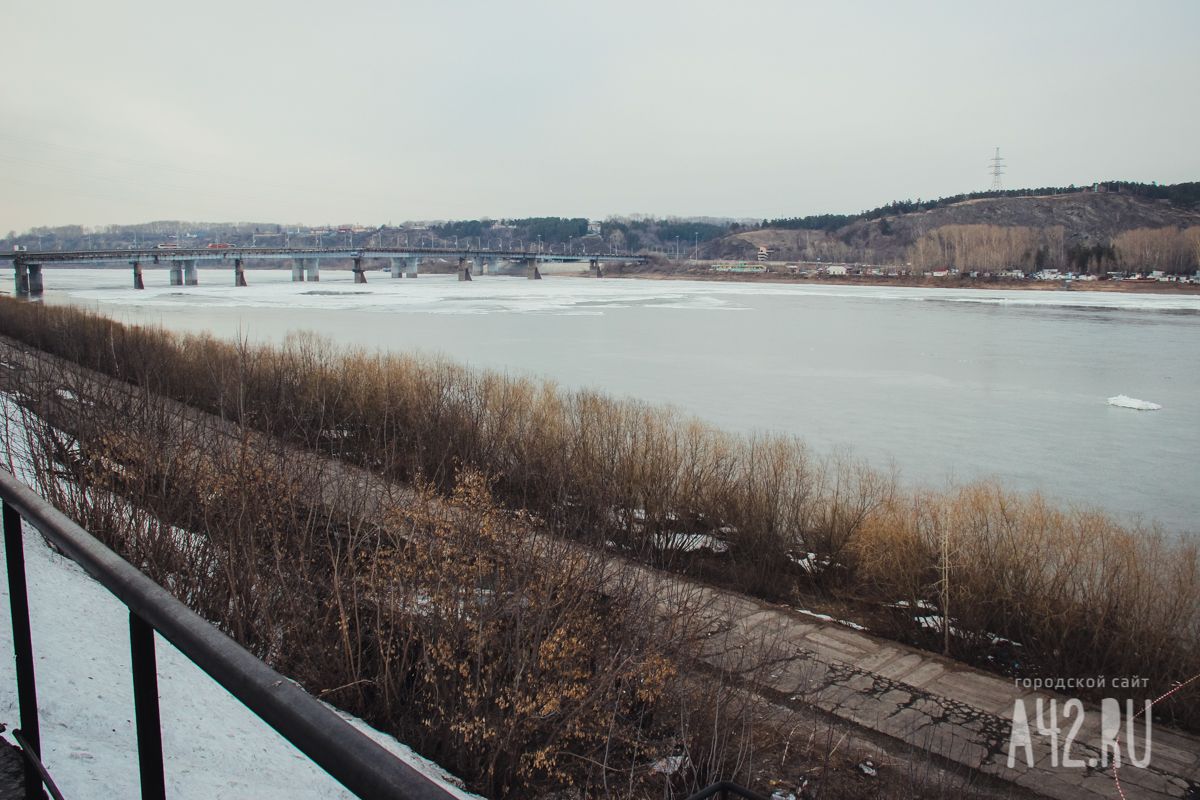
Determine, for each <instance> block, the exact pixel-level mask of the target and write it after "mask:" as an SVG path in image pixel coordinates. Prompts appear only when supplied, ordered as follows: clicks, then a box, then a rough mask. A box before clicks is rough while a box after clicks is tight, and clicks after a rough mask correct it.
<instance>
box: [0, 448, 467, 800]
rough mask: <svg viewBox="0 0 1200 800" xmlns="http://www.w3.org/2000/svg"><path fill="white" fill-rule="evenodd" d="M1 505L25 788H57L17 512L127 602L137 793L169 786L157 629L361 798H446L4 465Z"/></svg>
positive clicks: (157, 793) (157, 794)
mask: <svg viewBox="0 0 1200 800" xmlns="http://www.w3.org/2000/svg"><path fill="white" fill-rule="evenodd" d="M0 505H2V508H3V512H2V513H3V525H4V549H5V561H6V566H7V570H8V585H9V598H10V604H11V607H12V626H13V649H14V651H15V652H14V655H15V657H16V667H17V697H18V702H19V705H20V717H21V727H20V729H19V730H17V731H14V734H15V738H16V739H17V742H18V743H19V744H20V745H21V749H22V751H23V753H24V755H25V791H26V797H28V798H34V797H42V796H43V795H42V792H41V787H42V786H43V785H44V786H45V788H46V789H47V790H48V791H50V793H51V794H52V795H53V796H54V797H55V798H59V800H61V797H62V795H61V794H60V793H59V791H58V788H57V787H56V786H55V785H54V781H53V779H52V778H51V777H50V775H49V774H48V773H47V771H46V769H45V767H44V766H43V764H42V760H41V736H40V729H39V725H38V704H37V688H36V684H35V676H34V658H33V646H32V640H31V632H30V621H29V595H28V591H27V588H26V581H25V556H24V552H25V549H24V542H23V540H22V533H21V529H22V520H24V521H25V522H28V523H29V524H30V525H31V526H33V527H34V528H36V529H37V530H38V531H39V532H41V534H42V535H43V536H44V537H45V538H46V539H47V540H48V541H49V542H51V543H52V544H53V545H54V546H55V547H57V548H59V549H60V550H61V551H62V552H63V553H65V554H66V555H67V557H69V558H70V559H72V560H73V561H75V562H76V563H77V564H79V565H80V566H81V567H83V569H84V570H85V571H86V572H87V573H88V574H89V575H91V576H92V577H93V578H95V579H96V580H97V581H98V582H99V583H101V584H102V585H103V586H104V587H105V588H107V589H108V590H109V591H110V592H112V593H113V594H114V595H116V597H117V598H118V599H119V600H120V601H121V602H122V603H124V604H125V606H126V607H127V608H128V609H129V641H130V651H131V655H132V665H131V666H132V677H133V695H134V719H135V722H136V725H137V743H138V768H139V772H140V778H141V787H142V798H143V800H149V799H150V798H164V797H165V794H166V788H165V780H164V773H163V754H162V731H161V728H160V725H159V713H158V712H159V709H158V672H157V667H156V663H155V656H154V632H155V631H157V632H158V633H159V634H161V635H162V636H163V637H164V638H165V639H167V640H168V641H169V642H171V644H173V645H174V646H175V647H176V648H178V649H179V650H180V652H182V653H183V654H184V655H185V656H186V657H187V658H189V659H190V660H191V661H192V662H193V663H195V664H196V665H197V666H199V667H200V668H201V669H203V670H204V671H205V672H206V673H208V675H209V676H210V677H212V678H213V679H214V680H215V681H216V682H217V683H219V684H220V685H221V686H223V687H224V688H225V689H226V690H227V691H229V693H230V694H232V695H233V696H234V697H236V698H237V699H238V700H240V701H241V702H242V703H244V704H245V705H246V706H247V707H249V708H250V710H251V711H253V712H254V713H255V714H257V715H258V716H259V717H260V718H262V720H263V721H264V722H265V723H266V724H267V725H269V726H270V727H272V728H274V729H275V730H276V731H278V732H279V733H280V734H281V735H282V736H283V737H284V738H285V739H287V740H288V741H289V742H291V743H292V744H293V745H295V746H296V747H297V748H298V749H299V750H300V751H301V752H303V753H304V754H305V755H306V756H308V757H309V758H310V759H311V760H312V761H313V762H315V763H316V764H317V765H318V766H320V767H321V768H322V769H324V770H325V771H326V772H328V773H329V774H330V775H332V776H333V777H334V778H335V779H337V780H338V781H339V782H341V784H342V785H343V786H345V787H346V788H347V789H349V790H350V791H351V792H353V793H355V794H357V795H358V796H359V797H364V798H395V799H396V800H446V798H450V797H451V794H450V793H449V792H447V791H446V790H445V789H444V788H443V787H441V786H439V785H438V784H436V783H434V782H433V781H432V780H430V779H429V778H428V777H426V776H425V775H422V774H421V773H420V772H418V771H417V770H416V769H414V768H413V767H411V766H409V765H408V764H406V763H404V762H403V761H401V760H400V759H398V758H396V757H395V756H394V755H392V754H391V753H389V752H388V751H387V750H385V749H383V747H381V746H380V745H378V744H376V743H375V742H374V741H372V740H371V739H370V738H369V737H368V736H366V735H365V734H363V733H362V732H360V731H358V730H356V729H355V728H354V727H352V726H351V725H350V724H349V723H348V722H346V721H345V720H343V719H342V718H341V717H340V716H338V715H337V714H336V713H334V712H333V711H332V710H330V709H329V708H328V707H326V706H325V705H323V704H322V703H320V702H318V701H317V700H316V699H314V698H313V697H312V696H311V695H309V694H307V693H306V692H305V691H304V690H303V689H301V688H300V687H299V686H297V685H295V684H294V683H292V682H291V681H289V680H288V679H286V678H285V677H283V676H282V675H280V674H279V673H278V672H275V670H273V669H271V668H270V667H268V666H267V665H266V664H264V663H263V662H262V661H260V660H259V659H258V658H256V657H254V656H253V655H251V654H250V653H249V652H248V651H247V650H245V649H244V648H243V647H242V646H241V645H239V644H237V643H236V642H234V641H233V640H232V639H230V638H229V637H228V636H226V635H225V634H223V633H221V632H220V631H219V630H217V629H216V628H215V627H214V626H212V625H211V624H209V623H208V622H207V621H205V620H204V619H202V618H201V617H200V616H199V615H197V614H196V613H195V612H193V611H192V610H191V609H189V608H188V607H187V606H185V605H183V603H181V602H179V601H178V600H176V599H175V598H174V597H172V596H171V595H170V594H169V593H168V592H167V590H166V589H163V588H162V587H161V586H159V585H158V584H156V583H155V582H154V581H152V580H150V578H148V577H147V576H146V575H144V574H142V573H141V572H140V571H138V570H137V569H135V568H134V567H133V566H132V565H131V564H129V563H128V562H127V561H125V560H123V559H122V558H121V557H120V556H118V555H117V554H116V553H114V552H113V551H112V550H110V549H109V548H107V547H105V546H104V545H103V544H102V543H100V542H99V541H98V540H96V539H95V538H94V537H93V536H92V535H91V534H89V533H88V532H87V531H85V530H83V528H81V527H79V526H78V525H76V524H75V523H74V522H72V521H71V520H70V519H68V518H67V517H66V516H65V515H64V514H62V512H60V511H58V509H56V508H54V507H53V506H52V505H50V504H49V503H47V502H46V501H45V500H43V499H42V498H41V497H39V496H38V495H37V494H35V493H34V492H33V491H32V490H31V489H29V488H28V487H26V486H25V485H24V484H22V483H21V482H20V481H18V480H17V479H16V478H14V477H13V476H12V475H11V474H9V473H7V472H4V471H3V470H0ZM113 713H114V716H117V715H120V714H124V713H126V712H124V711H122V710H120V709H114V710H113Z"/></svg>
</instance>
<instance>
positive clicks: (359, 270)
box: [354, 256, 367, 283]
mask: <svg viewBox="0 0 1200 800" xmlns="http://www.w3.org/2000/svg"><path fill="white" fill-rule="evenodd" d="M362 262H363V260H362V256H357V257H355V259H354V282H355V283H366V282H367V273H365V272H363V265H362Z"/></svg>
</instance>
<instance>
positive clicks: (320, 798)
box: [0, 526, 479, 800]
mask: <svg viewBox="0 0 1200 800" xmlns="http://www.w3.org/2000/svg"><path fill="white" fill-rule="evenodd" d="M24 539H25V562H26V563H25V566H26V572H27V575H28V581H29V592H30V605H31V612H30V617H31V620H30V621H31V625H32V629H33V647H34V652H35V653H36V654H37V659H38V663H37V679H38V700H39V712H40V716H41V722H42V748H43V750H42V752H43V756H44V758H45V762H46V765H47V767H48V769H49V771H50V774H51V775H53V776H54V779H55V781H56V782H57V783H58V785H59V787H60V788H61V789H62V790H63V793H64V794H65V795H66V796H67V797H136V796H138V794H139V789H138V778H137V775H138V770H137V761H136V759H137V741H136V733H135V730H134V726H133V721H132V720H133V692H132V682H131V680H130V677H129V674H130V673H129V629H128V612H127V610H126V609H125V607H124V605H122V604H121V602H120V601H119V600H117V599H116V598H115V597H114V596H113V595H112V594H110V593H109V592H108V590H106V589H105V588H104V587H103V586H101V585H100V584H98V583H96V582H95V581H93V580H92V579H91V578H90V577H88V576H87V574H86V573H84V572H83V570H82V569H81V568H80V567H79V566H78V565H76V564H75V563H74V562H72V561H70V560H69V559H67V558H64V557H62V556H60V555H57V554H55V553H53V552H51V550H50V548H49V547H47V546H46V544H45V541H44V540H43V539H42V537H41V536H40V535H39V534H38V533H37V531H35V530H34V529H33V528H31V527H29V526H25V536H24ZM0 590H2V594H0V604H2V605H5V606H7V605H8V602H9V601H8V584H7V581H3V582H0ZM155 642H156V646H155V650H156V651H157V652H156V655H157V658H158V674H159V693H160V696H161V698H162V701H161V713H162V730H163V751H164V756H165V767H166V778H167V794H168V795H169V796H170V797H174V798H179V800H207V799H208V798H212V797H229V798H252V797H287V798H293V799H295V800H326V799H327V798H339V800H340V798H347V800H349V799H350V798H352V797H353V795H352V794H351V793H350V792H349V791H347V790H346V789H344V788H343V787H342V786H341V785H340V784H338V783H337V781H335V780H334V779H333V778H331V777H330V776H329V775H328V774H326V773H325V772H324V770H322V769H321V768H320V767H318V766H316V765H315V764H314V763H312V762H311V761H309V760H308V758H307V757H305V756H304V755H303V754H301V753H300V752H299V751H298V750H296V749H295V748H294V747H293V746H292V745H291V744H289V743H288V742H287V741H286V740H285V739H284V738H283V737H281V736H280V735H279V734H277V733H276V732H275V731H273V730H272V729H271V728H269V727H268V726H267V724H266V723H265V722H263V721H262V720H260V719H259V718H258V717H257V716H256V715H255V714H254V713H253V712H251V711H250V710H249V709H248V708H246V707H245V706H243V705H242V704H241V703H240V702H238V701H237V700H236V699H234V697H233V696H232V695H230V694H229V693H227V692H226V691H225V690H224V689H223V688H221V687H220V686H219V685H218V684H216V683H214V682H213V681H212V680H211V679H210V678H209V677H208V676H207V675H206V674H205V673H204V672H202V671H201V670H200V668H199V667H197V666H196V665H195V664H193V663H192V662H191V661H189V660H188V659H187V658H186V657H184V656H183V655H182V654H181V653H180V652H179V651H177V650H176V649H175V648H174V647H173V646H172V645H171V644H170V643H169V642H167V641H166V640H165V639H163V638H162V637H161V636H158V635H155ZM0 652H5V653H11V652H12V629H11V627H10V626H9V625H8V624H2V625H0ZM0 684H2V685H6V686H15V685H16V676H15V674H14V668H13V660H12V658H11V657H8V658H0ZM339 714H341V716H343V717H344V718H346V719H348V720H349V721H350V723H351V724H352V725H354V727H356V728H358V729H359V730H361V731H362V732H363V733H365V734H366V735H368V736H370V737H371V738H372V739H373V740H375V741H376V742H377V743H379V744H380V745H381V746H382V747H384V748H385V749H386V750H389V751H390V752H392V753H395V754H396V755H397V756H399V757H400V758H401V759H402V760H404V761H405V762H407V763H408V764H410V765H411V766H413V767H414V768H415V769H417V770H419V771H421V772H422V773H424V774H425V775H427V776H429V777H430V778H431V779H432V780H433V781H434V782H435V783H438V784H439V785H441V787H442V788H444V789H445V790H446V791H447V792H448V793H449V794H450V795H451V796H452V797H456V798H463V799H465V800H479V798H478V796H477V795H473V794H470V793H468V792H465V791H463V790H462V789H461V788H460V786H461V781H459V780H458V779H456V778H454V777H453V776H451V775H448V774H447V773H446V772H445V771H444V770H442V769H441V768H440V767H438V766H437V765H436V764H433V763H432V762H430V761H428V760H426V759H424V758H422V757H420V756H418V755H417V754H416V753H414V752H412V750H410V749H409V748H408V747H406V746H405V745H403V744H401V743H400V742H397V741H396V740H395V739H394V738H392V737H390V736H388V735H386V734H384V733H381V732H379V731H377V730H374V729H372V728H370V727H369V726H368V725H367V724H366V723H364V722H362V721H361V720H357V719H353V718H350V717H349V716H348V715H346V714H344V713H342V712H339ZM18 716H19V714H18V709H17V701H16V692H15V691H14V692H4V693H0V721H5V722H9V723H11V722H14V721H16V720H17V718H18Z"/></svg>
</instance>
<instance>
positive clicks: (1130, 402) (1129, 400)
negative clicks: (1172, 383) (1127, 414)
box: [1108, 394, 1162, 411]
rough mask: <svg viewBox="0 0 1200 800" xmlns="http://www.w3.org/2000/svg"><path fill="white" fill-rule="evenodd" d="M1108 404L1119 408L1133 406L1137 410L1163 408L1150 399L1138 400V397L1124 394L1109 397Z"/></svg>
mask: <svg viewBox="0 0 1200 800" xmlns="http://www.w3.org/2000/svg"><path fill="white" fill-rule="evenodd" d="M1108 404H1109V405H1110V406H1116V407H1117V408H1132V409H1134V410H1136V411H1158V410H1159V409H1160V408H1162V406H1160V405H1159V404H1158V403H1151V402H1150V401H1149V400H1138V399H1137V398H1136V397H1130V396H1128V395H1124V394H1119V395H1116V396H1115V397H1110V398H1108Z"/></svg>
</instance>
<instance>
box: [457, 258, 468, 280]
mask: <svg viewBox="0 0 1200 800" xmlns="http://www.w3.org/2000/svg"><path fill="white" fill-rule="evenodd" d="M458 279H459V280H460V281H469V280H471V268H470V267H469V266H467V259H466V258H465V257H463V256H459V257H458Z"/></svg>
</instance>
